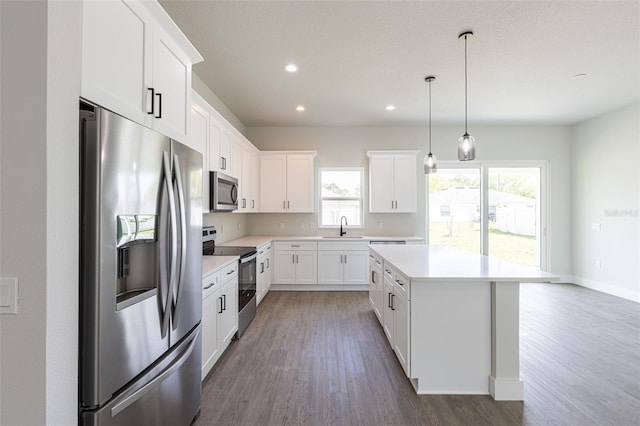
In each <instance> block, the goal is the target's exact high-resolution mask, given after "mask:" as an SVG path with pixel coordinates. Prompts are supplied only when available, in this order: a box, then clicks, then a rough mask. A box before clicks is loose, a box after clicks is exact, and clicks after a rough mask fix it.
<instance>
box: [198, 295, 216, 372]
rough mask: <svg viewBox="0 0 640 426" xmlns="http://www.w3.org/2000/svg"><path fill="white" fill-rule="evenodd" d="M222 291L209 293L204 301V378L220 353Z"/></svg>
mask: <svg viewBox="0 0 640 426" xmlns="http://www.w3.org/2000/svg"><path fill="white" fill-rule="evenodd" d="M219 297H220V291H219V290H217V291H215V292H213V293H211V294H209V295H208V296H207V297H206V298H205V299H204V300H203V301H202V380H204V378H205V376H206V375H207V374H208V373H209V371H210V370H211V367H213V364H215V361H216V359H218V356H219V354H220V345H219V341H218V340H219V339H218V315H219V314H218V312H219V309H218V302H219Z"/></svg>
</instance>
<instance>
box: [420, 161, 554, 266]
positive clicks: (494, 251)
mask: <svg viewBox="0 0 640 426" xmlns="http://www.w3.org/2000/svg"><path fill="white" fill-rule="evenodd" d="M545 181H546V164H545V163H544V162H534V163H530V162H528V163H520V162H509V163H506V162H504V163H496V162H491V163H489V162H486V163H477V162H474V163H472V164H468V163H455V162H451V163H448V162H443V163H441V164H440V165H439V166H438V171H437V173H434V174H430V175H427V188H428V191H429V193H428V196H427V197H426V199H427V209H426V211H427V225H428V226H427V230H428V231H427V234H428V235H427V240H428V242H429V244H441V245H446V246H451V247H456V248H459V249H463V250H467V251H471V252H474V253H482V254H487V255H489V256H492V257H497V258H500V259H503V260H506V261H509V262H513V263H519V264H522V265H528V266H534V267H538V268H544V267H545V263H546V262H545V256H546V250H545V232H544V230H545V223H546V217H545V215H544V211H545V208H544V200H545V196H546V194H545V193H543V191H544V187H545V185H544V182H545Z"/></svg>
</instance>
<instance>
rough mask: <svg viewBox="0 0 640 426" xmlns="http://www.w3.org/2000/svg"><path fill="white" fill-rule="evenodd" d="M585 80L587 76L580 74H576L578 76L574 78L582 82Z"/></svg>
mask: <svg viewBox="0 0 640 426" xmlns="http://www.w3.org/2000/svg"><path fill="white" fill-rule="evenodd" d="M583 78H587V74H585V73H580V74H576V75H574V76H573V79H574V80H580V79H583Z"/></svg>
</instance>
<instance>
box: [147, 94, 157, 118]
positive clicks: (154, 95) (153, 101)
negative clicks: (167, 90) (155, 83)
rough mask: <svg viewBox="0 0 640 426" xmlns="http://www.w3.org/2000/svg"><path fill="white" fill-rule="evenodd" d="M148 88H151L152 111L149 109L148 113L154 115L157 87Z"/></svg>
mask: <svg viewBox="0 0 640 426" xmlns="http://www.w3.org/2000/svg"><path fill="white" fill-rule="evenodd" d="M147 90H151V111H147V114H149V115H154V113H155V108H154V106H155V105H156V103H155V101H156V89H154V88H153V87H148V88H147Z"/></svg>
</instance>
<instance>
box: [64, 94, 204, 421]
mask: <svg viewBox="0 0 640 426" xmlns="http://www.w3.org/2000/svg"><path fill="white" fill-rule="evenodd" d="M80 140H81V173H82V175H81V209H82V211H81V219H80V220H81V223H80V233H81V241H80V258H81V268H80V342H79V343H80V345H79V348H80V354H79V355H80V356H79V360H80V365H79V372H80V378H79V400H80V401H79V422H80V424H84V425H109V426H111V425H154V426H155V425H188V424H190V423H191V422H192V420H193V419H194V418H195V416H196V415H197V413H198V412H199V409H200V397H201V393H202V387H201V377H200V375H201V357H202V354H201V337H200V320H201V311H202V245H201V238H202V236H201V232H202V231H201V229H202V156H201V154H199V153H198V152H196V151H193V150H191V149H190V148H188V147H186V146H184V145H182V144H180V143H178V142H176V141H174V140H171V139H169V138H168V137H166V136H163V135H161V134H159V133H157V132H155V131H153V130H150V129H148V128H146V127H143V126H140V125H138V124H136V123H134V122H132V121H130V120H128V119H125V118H123V117H121V116H119V115H117V114H114V113H113V112H110V111H108V110H105V109H103V108H100V107H98V106H94V105H91V104H88V103H85V102H82V101H81V102H80ZM61 226H62V225H61Z"/></svg>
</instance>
